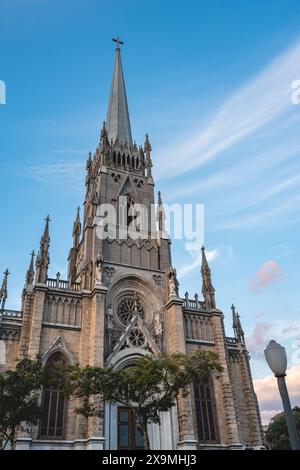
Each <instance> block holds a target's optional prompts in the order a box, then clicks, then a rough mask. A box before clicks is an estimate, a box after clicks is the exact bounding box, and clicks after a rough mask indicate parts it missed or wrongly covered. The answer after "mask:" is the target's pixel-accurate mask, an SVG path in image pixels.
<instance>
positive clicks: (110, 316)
mask: <svg viewBox="0 0 300 470" xmlns="http://www.w3.org/2000/svg"><path fill="white" fill-rule="evenodd" d="M106 316H107V326H106V328H107V329H108V330H110V331H112V330H113V327H114V324H113V309H112V307H111V305H110V306H109V307H108V309H107V313H106Z"/></svg>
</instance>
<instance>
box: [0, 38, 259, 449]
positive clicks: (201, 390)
mask: <svg viewBox="0 0 300 470" xmlns="http://www.w3.org/2000/svg"><path fill="white" fill-rule="evenodd" d="M115 42H116V50H115V63H114V70H113V77H112V83H111V90H110V97H109V106H108V113H107V119H106V122H105V123H104V124H103V127H102V130H101V136H100V142H99V145H98V147H97V149H96V151H95V153H94V154H93V155H92V154H90V155H89V157H88V160H87V165H86V193H85V198H84V203H83V211H82V212H83V216H82V220H81V217H80V210H79V208H78V210H77V214H76V219H75V222H74V224H73V232H72V235H73V245H72V247H71V249H70V252H69V257H68V279H67V280H62V279H61V276H60V274H59V273H57V275H56V277H55V278H49V277H48V269H49V266H50V256H49V247H50V219H49V217H47V218H46V223H45V228H44V232H43V235H42V237H41V241H40V248H39V251H38V254H37V257H36V263H35V264H34V256H35V255H34V252H33V253H32V255H31V259H30V264H29V268H28V271H27V274H26V280H25V286H24V290H23V294H22V309H21V311H20V312H13V311H11V310H6V309H5V308H4V307H3V308H2V310H1V311H0V328H1V330H0V334H1V338H2V341H3V343H4V344H5V364H3V365H2V367H13V366H14V361H15V358H16V357H23V356H24V355H29V356H30V357H32V358H35V357H36V355H37V354H41V355H42V357H43V361H44V362H45V363H46V362H47V361H55V360H58V359H59V358H60V359H63V360H64V361H65V362H67V363H79V364H80V365H81V366H85V365H91V366H103V365H110V366H112V367H115V368H123V367H128V366H130V365H131V364H132V363H134V361H135V360H136V359H137V358H138V357H140V356H141V355H145V354H158V353H159V352H166V353H173V352H183V353H186V354H191V353H193V352H194V351H195V350H197V349H199V348H206V349H210V350H214V351H216V352H217V353H218V354H219V358H220V361H221V363H222V365H223V372H222V373H221V374H220V376H219V377H214V378H211V380H210V381H207V382H205V383H200V384H197V385H195V387H193V389H191V394H190V396H189V397H188V398H185V399H184V400H182V399H179V400H178V403H177V406H176V408H174V409H173V410H172V411H170V412H168V413H163V414H162V417H161V418H162V419H161V425H160V426H158V425H151V426H150V429H149V434H150V441H151V446H152V448H153V449H195V450H196V449H201V448H221V449H224V448H246V447H250V448H260V447H261V446H262V434H261V424H260V416H259V411H258V405H257V399H256V395H255V393H254V389H253V384H252V378H251V372H250V366H249V355H248V352H247V349H246V345H245V339H244V333H243V330H242V327H241V323H240V318H239V316H238V314H237V313H236V312H235V310H234V309H233V321H234V325H233V326H234V331H235V337H232V338H228V337H226V335H225V330H224V322H223V313H222V312H221V311H220V310H219V309H218V308H217V305H216V297H215V290H214V287H213V285H212V276H211V271H210V268H209V266H208V262H207V259H206V255H205V249H204V247H203V248H202V269H201V274H202V294H203V300H199V297H198V295H197V294H196V295H195V298H193V299H190V298H189V295H188V293H186V294H185V297H184V298H181V297H180V296H179V291H178V282H177V279H176V270H175V269H174V267H173V266H172V261H171V245H170V240H169V238H168V236H167V235H166V233H165V228H164V220H165V214H164V210H163V203H162V198H161V195H160V193H159V194H158V199H157V205H156V209H155V211H153V207H154V204H155V195H154V181H153V177H152V157H151V152H152V149H151V144H150V141H149V137H148V136H147V135H146V137H145V142H144V145H143V147H142V146H140V147H138V146H137V144H136V143H135V142H134V141H133V140H132V134H131V125H130V117H129V111H128V103H127V97H126V90H125V81H124V75H123V68H122V61H121V51H120V44H122V43H121V41H120V40H119V39H117V40H115ZM136 205H139V206H141V207H145V208H146V209H147V211H146V212H145V213H144V212H143V210H141V211H140V212H139V213H138V214H137V213H136V212H135V210H134V207H135V206H136ZM109 208H113V209H114V210H113V211H112V213H110V209H109ZM153 212H155V215H154V214H153ZM136 233H138V235H139V236H138V237H136ZM34 266H35V269H34ZM199 277H200V276H199ZM4 284H5V289H3V295H2V294H1V295H2V297H3V298H4V297H5V300H6V297H7V275H6V277H5V283H4ZM199 285H200V279H199ZM4 290H5V292H4ZM1 292H2V291H1ZM0 300H1V297H0ZM0 367H1V365H0ZM41 399H42V402H43V409H44V415H43V418H42V419H41V422H40V423H39V425H38V426H35V427H33V428H32V429H31V430H30V433H29V434H28V435H27V434H26V435H25V434H23V435H20V436H19V439H18V442H17V447H18V448H22V449H25V448H26V449H41V448H44V449H104V448H105V449H133V448H140V447H141V446H142V441H141V436H139V434H138V433H137V432H135V428H134V426H135V425H134V423H133V420H132V417H131V416H130V411H129V410H127V409H124V407H122V406H119V405H118V404H117V403H116V404H106V405H105V412H104V416H103V418H101V419H100V418H88V419H86V418H83V417H81V416H76V414H75V413H74V408H75V407H76V404H73V403H67V401H66V400H64V398H63V397H62V396H61V395H60V394H59V391H53V390H44V392H43V396H42V397H41Z"/></svg>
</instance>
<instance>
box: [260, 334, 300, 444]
mask: <svg viewBox="0 0 300 470" xmlns="http://www.w3.org/2000/svg"><path fill="white" fill-rule="evenodd" d="M264 352H265V357H266V361H267V363H268V365H269V367H270V369H271V370H272V372H273V373H274V375H275V377H277V383H278V388H279V392H280V396H281V399H282V404H283V409H284V414H285V420H286V424H287V428H288V433H289V438H290V443H291V448H292V450H300V442H299V438H298V434H297V429H296V424H295V420H294V416H293V413H292V408H291V403H290V398H289V395H288V391H287V388H286V383H285V375H286V374H285V372H286V368H287V357H286V351H285V348H284V347H283V346H281V345H280V344H279V343H276V341H274V340H272V341H270V343H269V344H268V346H267V347H266V349H265V351H264Z"/></svg>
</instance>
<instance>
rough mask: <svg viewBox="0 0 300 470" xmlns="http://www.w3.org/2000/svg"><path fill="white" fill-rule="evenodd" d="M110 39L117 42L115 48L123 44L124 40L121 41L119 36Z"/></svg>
mask: <svg viewBox="0 0 300 470" xmlns="http://www.w3.org/2000/svg"><path fill="white" fill-rule="evenodd" d="M112 40H113V42H115V43H116V44H117V47H116V50H117V49H119V50H120V44H121V45H123V44H124V42H123V41H121V39H120V38H119V36H118V37H117V38H113V39H112Z"/></svg>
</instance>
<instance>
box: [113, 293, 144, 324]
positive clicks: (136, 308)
mask: <svg viewBox="0 0 300 470" xmlns="http://www.w3.org/2000/svg"><path fill="white" fill-rule="evenodd" d="M136 314H138V315H139V316H140V317H141V318H144V316H145V315H144V309H143V307H142V305H141V302H140V300H139V298H138V297H137V296H131V297H126V299H123V300H121V302H120V303H119V306H118V317H119V319H120V320H121V322H122V323H124V324H125V325H126V324H127V323H129V322H130V320H131V319H132V318H133V317H134V316H135V315H136Z"/></svg>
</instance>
